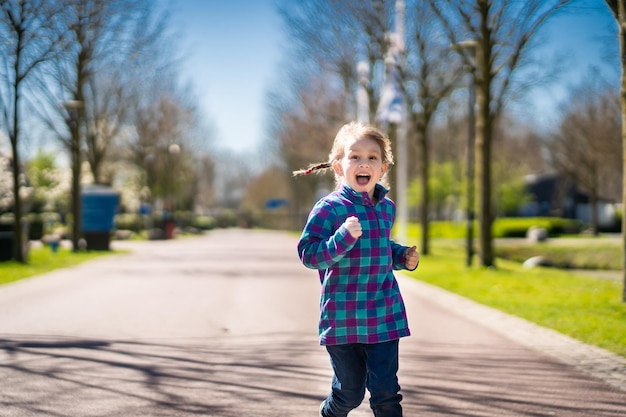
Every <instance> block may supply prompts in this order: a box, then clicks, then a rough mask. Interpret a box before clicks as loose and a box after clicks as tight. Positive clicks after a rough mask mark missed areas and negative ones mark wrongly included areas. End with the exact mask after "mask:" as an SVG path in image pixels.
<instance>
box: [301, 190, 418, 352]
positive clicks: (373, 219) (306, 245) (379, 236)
mask: <svg viewBox="0 0 626 417" xmlns="http://www.w3.org/2000/svg"><path fill="white" fill-rule="evenodd" d="M375 193H376V195H377V196H378V199H377V200H378V203H377V204H374V203H373V202H372V200H371V199H370V198H369V196H368V194H367V193H362V194H360V193H357V192H356V191H354V190H353V189H352V188H350V187H349V186H347V185H343V186H342V187H341V188H340V189H339V190H338V191H335V192H333V193H331V194H329V195H328V196H326V197H324V198H322V199H321V200H319V201H318V202H317V203H316V204H315V206H314V207H313V209H312V210H311V213H310V214H309V218H308V221H307V224H306V226H305V227H304V230H303V232H302V235H301V237H300V241H299V242H298V254H299V255H300V260H301V261H302V263H303V264H304V265H305V266H306V267H308V268H312V269H317V270H318V271H319V276H320V281H321V284H322V291H321V298H320V320H319V335H320V344H322V345H341V344H346V343H381V342H387V341H390V340H395V339H399V338H400V337H404V336H408V335H410V331H409V327H408V322H407V316H406V311H405V307H404V301H403V300H402V295H401V294H400V289H399V287H398V283H397V282H396V279H395V277H394V275H393V269H404V268H405V257H404V252H405V251H406V249H407V248H408V247H407V246H402V245H399V244H397V243H395V242H394V241H393V240H391V239H390V233H391V227H392V225H393V222H394V219H395V214H396V206H395V204H394V203H393V201H391V200H390V199H389V198H386V197H385V195H386V194H387V190H386V189H385V188H384V187H383V186H382V185H380V184H377V185H376V189H375ZM350 216H357V217H358V218H359V222H360V223H361V227H362V229H363V234H362V236H361V237H359V238H358V239H355V238H353V237H352V235H350V233H349V232H348V230H347V229H346V228H345V227H344V226H343V223H344V221H345V220H346V218H348V217H350Z"/></svg>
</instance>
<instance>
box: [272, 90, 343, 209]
mask: <svg viewBox="0 0 626 417" xmlns="http://www.w3.org/2000/svg"><path fill="white" fill-rule="evenodd" d="M284 100H285V99H283V101H281V100H280V99H278V98H275V99H274V100H273V101H272V105H273V106H274V108H275V110H274V112H275V114H276V117H277V118H279V120H278V122H277V123H276V126H275V127H274V131H273V132H272V135H273V137H274V138H275V141H276V145H275V146H276V147H277V153H278V154H279V155H280V157H281V158H280V159H281V160H282V161H283V164H284V165H283V166H284V169H285V174H286V175H288V176H291V174H290V173H291V172H292V171H294V170H297V169H300V168H304V167H306V166H308V165H309V164H310V163H316V162H324V161H326V160H327V159H328V154H329V152H330V148H331V146H332V141H333V138H334V137H335V135H336V133H337V130H338V129H339V127H340V126H341V124H343V123H344V117H343V112H342V109H343V105H344V99H343V97H342V95H341V94H340V93H337V92H336V91H335V90H333V89H332V87H330V86H328V85H327V84H325V83H324V80H322V79H316V80H311V82H310V83H309V85H308V87H307V88H305V87H304V86H302V89H301V90H300V91H299V95H298V97H297V98H296V99H293V101H284ZM291 185H292V190H291V191H292V197H293V203H294V204H293V209H294V210H295V211H296V212H300V211H303V210H305V209H306V208H310V205H311V204H312V202H313V201H314V198H315V195H316V193H317V192H318V191H319V190H320V189H327V190H330V189H332V188H333V187H334V184H333V178H332V177H330V176H329V177H327V178H325V177H319V176H317V175H313V176H311V177H304V178H303V177H300V178H297V179H294V180H293V181H291Z"/></svg>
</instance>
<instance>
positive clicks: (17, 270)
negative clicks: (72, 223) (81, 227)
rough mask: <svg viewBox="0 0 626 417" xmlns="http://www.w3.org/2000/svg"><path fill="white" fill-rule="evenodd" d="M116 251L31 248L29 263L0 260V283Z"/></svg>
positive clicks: (64, 266)
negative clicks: (75, 251)
mask: <svg viewBox="0 0 626 417" xmlns="http://www.w3.org/2000/svg"><path fill="white" fill-rule="evenodd" d="M112 253H115V252H106V251H91V252H78V253H73V252H72V251H71V250H70V249H65V248H60V249H59V251H58V252H56V253H54V252H52V251H51V250H50V248H47V247H38V248H31V249H30V250H29V254H28V263H27V264H20V263H18V262H14V261H10V262H0V285H1V284H6V283H9V282H13V281H17V280H20V279H24V278H29V277H32V276H35V275H39V274H43V273H46V272H50V271H54V270H55V269H60V268H67V267H70V266H74V265H78V264H81V263H83V262H86V261H89V260H91V259H95V258H99V257H101V256H104V255H108V254H112Z"/></svg>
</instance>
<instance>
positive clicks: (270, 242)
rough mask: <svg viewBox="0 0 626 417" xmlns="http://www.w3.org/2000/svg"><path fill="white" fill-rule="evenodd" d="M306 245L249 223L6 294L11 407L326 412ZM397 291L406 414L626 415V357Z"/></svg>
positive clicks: (101, 413) (2, 350) (456, 303)
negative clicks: (249, 227) (302, 255)
mask: <svg viewBox="0 0 626 417" xmlns="http://www.w3.org/2000/svg"><path fill="white" fill-rule="evenodd" d="M295 244H296V238H295V237H293V236H291V235H288V234H283V233H278V232H263V231H243V230H218V231H214V232H211V233H209V234H207V235H206V236H203V237H199V238H191V239H177V240H174V241H163V242H114V247H115V248H123V247H128V248H132V254H121V255H113V256H110V257H106V258H103V259H98V260H96V261H93V262H90V263H88V264H85V265H81V266H78V267H75V268H70V269H66V270H63V271H56V272H54V273H50V274H47V275H43V276H40V277H35V278H32V279H29V280H25V281H21V282H18V283H14V284H9V285H6V286H2V287H0V381H2V382H1V385H0V416H8V417H13V416H16V417H17V416H20V417H21V416H29V417H30V416H64V417H65V416H80V417H87V416H94V417H105V416H107V417H108V416H111V417H113V416H115V417H119V416H124V417H128V416H149V417H157V416H220V417H247V416H254V417H270V416H272V417H276V416H278V417H281V416H285V417H287V416H294V417H296V416H297V417H303V416H317V408H318V404H319V402H320V401H321V399H322V398H323V397H324V396H325V394H326V392H327V390H328V386H329V379H330V372H329V366H328V360H327V357H326V353H325V351H324V350H323V349H322V348H321V347H319V346H318V345H317V337H316V329H317V325H316V321H317V296H318V292H319V284H318V282H317V275H316V273H315V271H312V270H307V269H305V268H304V267H302V266H301V265H300V263H299V262H298V260H297V256H296V253H295ZM400 284H401V287H402V290H403V293H404V296H405V299H406V303H407V307H408V309H409V319H410V323H411V327H412V331H413V334H414V335H413V336H411V337H409V338H406V339H403V340H402V342H401V345H400V348H401V371H400V382H401V384H402V386H403V393H404V397H405V400H404V408H405V411H406V412H405V415H406V416H409V417H418V416H423V417H434V416H457V417H465V416H484V417H508V416H559V417H569V416H589V417H604V416H606V417H618V416H620V417H623V416H625V415H626V384H623V385H620V384H621V383H622V382H623V381H622V380H621V376H620V375H623V374H624V373H623V372H622V371H623V370H624V369H626V368H620V367H621V366H622V364H623V362H620V359H619V358H615V357H614V356H611V355H610V354H608V356H606V355H605V352H604V351H599V350H594V349H592V348H591V350H590V348H589V347H587V346H584V345H581V344H577V343H576V342H574V341H567V340H565V341H564V339H563V338H562V337H561V336H559V335H554V334H552V333H550V332H546V331H544V330H543V329H540V328H535V327H533V326H532V325H529V324H528V323H525V322H522V321H519V320H516V319H513V318H510V317H508V316H503V315H501V314H499V313H497V312H494V311H491V310H489V309H485V308H484V307H481V306H478V305H475V304H474V303H471V302H469V301H467V300H464V299H460V298H458V297H456V296H453V295H451V294H449V293H445V292H443V291H440V290H437V289H435V288H432V287H430V286H426V285H424V284H420V283H417V282H415V281H413V280H411V279H409V278H406V277H402V278H400ZM503 329H506V330H507V331H506V332H504V333H503ZM505 335H506V336H505ZM535 340H539V341H544V342H545V343H535V342H533V341H535ZM529 345H533V346H534V348H530V347H529ZM536 348H537V349H539V350H537V349H536ZM561 352H562V353H563V357H564V358H565V359H564V360H557V359H555V358H554V356H555V355H556V356H559V355H560V353H561ZM576 352H583V353H585V352H586V355H587V358H588V360H583V361H580V360H579V359H580V356H577V353H576ZM574 353H576V354H574ZM568 355H569V356H568ZM568 358H569V359H568ZM577 358H578V359H577ZM594 358H600V359H601V360H600V361H599V362H598V361H594ZM561 359H563V358H561ZM589 363H592V364H594V366H592V369H591V371H589V369H588V367H586V366H587V365H588V364H589ZM593 369H596V370H600V371H601V372H599V373H598V372H596V373H594V371H593ZM611 375H613V376H614V377H615V378H614V380H613V381H611V380H610V378H609V379H606V378H605V379H606V381H609V382H610V383H607V382H606V381H605V380H603V379H601V378H604V377H605V376H607V377H610V376H611ZM620 387H624V388H623V389H622V388H620ZM370 415H371V413H370V411H369V409H368V408H367V405H366V404H364V405H363V406H361V407H360V408H359V409H357V410H355V411H354V412H353V413H352V414H351V416H352V417H364V416H370Z"/></svg>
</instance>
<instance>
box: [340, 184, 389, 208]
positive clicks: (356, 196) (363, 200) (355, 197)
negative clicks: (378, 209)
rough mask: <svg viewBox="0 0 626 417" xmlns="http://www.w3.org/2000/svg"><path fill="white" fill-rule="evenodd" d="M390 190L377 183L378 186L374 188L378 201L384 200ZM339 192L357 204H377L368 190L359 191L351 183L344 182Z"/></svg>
mask: <svg viewBox="0 0 626 417" xmlns="http://www.w3.org/2000/svg"><path fill="white" fill-rule="evenodd" d="M388 192H389V190H387V189H386V188H385V187H383V185H382V184H376V187H375V188H374V195H375V196H376V197H377V199H376V201H377V203H380V202H381V201H383V200H384V198H385V196H386V195H387V193H388ZM339 193H340V194H341V195H343V196H344V197H346V198H348V199H349V200H350V201H352V202H353V203H355V204H361V205H363V206H374V205H375V204H374V202H373V201H372V199H371V198H370V196H369V194H367V193H366V192H362V193H359V192H357V191H355V190H354V189H353V188H352V187H350V186H349V185H346V184H342V185H341V188H339Z"/></svg>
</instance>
